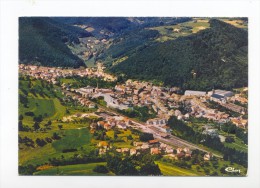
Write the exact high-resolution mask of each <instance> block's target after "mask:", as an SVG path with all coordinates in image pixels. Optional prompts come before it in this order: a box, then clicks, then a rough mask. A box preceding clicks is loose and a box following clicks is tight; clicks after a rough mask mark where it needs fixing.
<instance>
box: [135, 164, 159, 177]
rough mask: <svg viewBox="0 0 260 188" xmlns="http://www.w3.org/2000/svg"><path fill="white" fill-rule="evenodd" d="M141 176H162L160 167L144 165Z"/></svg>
mask: <svg viewBox="0 0 260 188" xmlns="http://www.w3.org/2000/svg"><path fill="white" fill-rule="evenodd" d="M140 175H154V176H159V175H162V173H161V170H160V168H159V166H158V165H156V164H154V162H153V163H147V164H145V165H143V166H142V167H141V169H140Z"/></svg>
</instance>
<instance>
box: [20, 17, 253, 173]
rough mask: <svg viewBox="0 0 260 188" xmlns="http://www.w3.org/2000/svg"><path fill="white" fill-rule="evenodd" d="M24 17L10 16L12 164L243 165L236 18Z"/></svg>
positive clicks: (150, 169) (244, 112) (243, 33)
mask: <svg viewBox="0 0 260 188" xmlns="http://www.w3.org/2000/svg"><path fill="white" fill-rule="evenodd" d="M34 19H35V20H34ZM34 19H31V20H29V21H28V20H26V19H25V18H24V20H22V22H20V27H21V30H20V32H21V34H22V35H23V37H24V38H23V37H22V38H21V40H20V42H21V43H23V45H22V48H24V49H21V50H20V59H19V123H18V130H19V134H18V136H19V174H20V175H95V176H96V175H97V176H104V175H109V176H110V175H121V176H122V175H123V176H124V175H135V176H136V175H138V176H146V175H156V176H157V175H159V176H162V175H163V176H245V175H246V174H247V160H248V159H247V150H248V146H247V144H248V120H247V119H248V118H247V117H248V107H247V105H248V83H247V82H248V80H247V79H248V78H247V76H248V72H247V66H248V62H247V61H248V60H247V45H248V44H247V20H246V19H239V18H219V19H215V18H167V17H165V18H153V17H151V18H138V17H137V18H100V19H98V18H89V19H87V18H83V17H73V18H66V17H64V18H61V17H57V18H42V19H40V20H37V18H34ZM108 20H109V22H108ZM24 24H25V25H27V27H25V26H24ZM28 25H29V27H28ZM44 25H45V26H44ZM46 25H47V26H46ZM50 25H51V26H50ZM45 27H46V28H49V32H51V33H53V35H52V34H50V35H49V36H47V35H46V34H45V33H44V32H43V31H41V32H40V31H39V29H40V28H41V29H42V30H44V29H45ZM25 28H26V29H25ZM28 28H30V29H28ZM30 32H33V33H34V35H33V36H34V37H32V38H31V39H28V37H26V36H27V34H28V33H30ZM26 33H27V34H26ZM39 35H40V36H41V40H38V36H39ZM59 37H61V38H59ZM36 38H37V40H35V39H36ZM31 40H32V41H31ZM24 41H27V42H24ZM28 41H29V43H28ZM46 41H47V42H48V41H49V42H50V41H53V43H52V45H50V46H48V47H46V46H44V45H43V46H42V48H40V47H37V46H38V45H39V44H42V43H46ZM56 41H57V43H56ZM32 44H33V45H32ZM24 45H25V46H24ZM26 45H27V46H26ZM32 47H34V48H35V49H37V50H40V51H41V50H43V51H44V52H46V53H43V54H38V52H37V50H32V49H31V48H32ZM54 48H55V50H53V49H54ZM48 49H49V50H50V51H49V52H51V53H49V52H48ZM29 51H30V56H31V57H29V55H28V54H27V53H28V52H29ZM67 52H68V53H67ZM58 54H60V55H58ZM61 54H62V55H61ZM237 72H240V74H239V75H237V74H235V73H237ZM230 166H232V167H234V168H235V169H240V172H239V173H238V172H236V173H230V172H228V171H227V170H226V169H227V168H228V167H230Z"/></svg>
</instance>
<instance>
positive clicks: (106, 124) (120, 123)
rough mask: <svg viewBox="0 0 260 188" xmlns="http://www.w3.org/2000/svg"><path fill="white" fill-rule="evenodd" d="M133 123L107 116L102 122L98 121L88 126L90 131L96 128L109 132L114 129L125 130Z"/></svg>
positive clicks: (118, 117)
mask: <svg viewBox="0 0 260 188" xmlns="http://www.w3.org/2000/svg"><path fill="white" fill-rule="evenodd" d="M132 125H133V123H132V121H131V120H129V119H128V118H125V117H122V116H108V117H107V118H105V119H104V120H103V121H98V122H97V123H92V124H91V125H90V128H91V129H96V128H97V127H102V128H104V129H106V130H110V129H112V128H114V127H117V128H119V129H126V128H127V127H129V126H132Z"/></svg>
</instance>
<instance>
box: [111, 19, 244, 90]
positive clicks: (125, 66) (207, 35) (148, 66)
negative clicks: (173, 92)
mask: <svg viewBox="0 0 260 188" xmlns="http://www.w3.org/2000/svg"><path fill="white" fill-rule="evenodd" d="M247 53H248V33H247V31H246V30H243V29H239V28H236V27H234V26H232V25H230V24H227V23H224V22H222V21H219V20H216V19H212V20H210V28H209V29H205V30H202V31H200V32H198V33H196V34H193V35H190V36H186V37H179V38H178V39H176V40H174V41H167V42H164V43H161V44H157V45H152V46H148V47H146V48H141V49H140V50H139V51H136V53H135V54H134V55H132V56H131V57H129V58H128V59H126V60H124V61H123V62H121V63H119V64H117V65H115V66H113V67H112V68H111V71H112V72H114V73H116V74H122V75H125V76H126V77H129V78H135V79H143V80H154V79H157V80H161V81H163V82H164V83H165V85H168V86H181V87H183V88H184V89H195V90H210V89H212V88H214V87H215V88H222V89H231V88H234V87H242V86H246V85H247V80H248V78H247V77H248V73H247V71H246V70H247V69H248V63H247V62H248V59H247V58H248V55H247Z"/></svg>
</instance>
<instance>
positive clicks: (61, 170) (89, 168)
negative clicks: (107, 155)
mask: <svg viewBox="0 0 260 188" xmlns="http://www.w3.org/2000/svg"><path fill="white" fill-rule="evenodd" d="M97 165H106V163H105V162H100V163H89V164H78V165H67V166H59V167H53V168H50V169H47V170H42V171H39V172H36V173H34V175H63V176H66V175H67V176H68V175H70V176H72V175H77V176H80V175H89V176H107V175H114V174H113V173H112V172H109V173H107V174H103V173H97V172H94V171H93V169H94V168H95V167H96V166H97Z"/></svg>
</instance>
